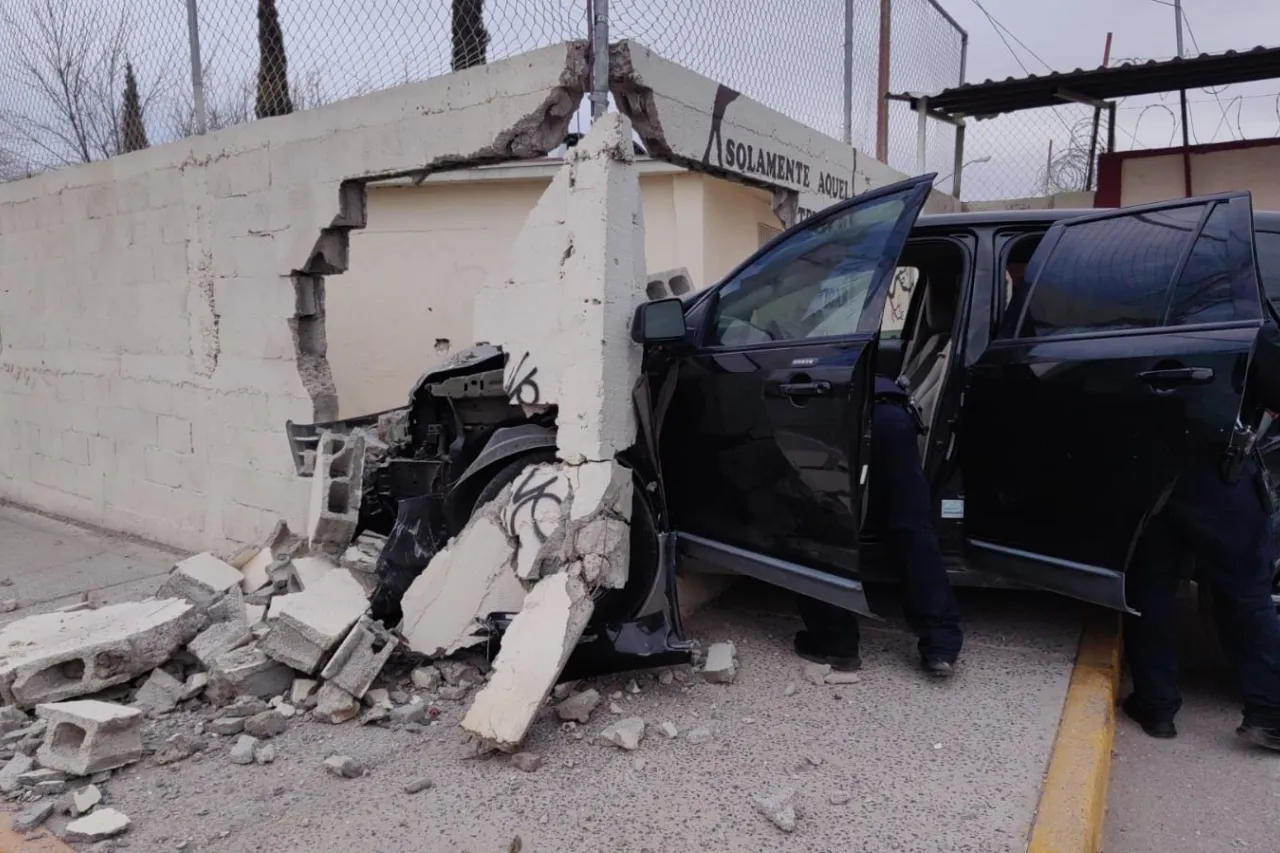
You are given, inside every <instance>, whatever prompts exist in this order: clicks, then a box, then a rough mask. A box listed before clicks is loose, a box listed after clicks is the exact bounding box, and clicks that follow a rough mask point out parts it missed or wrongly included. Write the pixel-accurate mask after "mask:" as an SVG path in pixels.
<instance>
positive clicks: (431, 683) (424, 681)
mask: <svg viewBox="0 0 1280 853" xmlns="http://www.w3.org/2000/svg"><path fill="white" fill-rule="evenodd" d="M441 678H442V676H441V675H440V670H438V669H436V668H435V667H434V666H420V667H418V668H417V669H415V670H414V671H413V672H411V673H409V680H410V681H412V682H413V686H414V687H416V688H418V689H419V690H426V691H428V692H432V693H434V692H435V691H436V690H438V689H439V688H440V680H441Z"/></svg>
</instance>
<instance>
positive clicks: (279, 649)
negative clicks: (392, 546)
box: [261, 570, 368, 675]
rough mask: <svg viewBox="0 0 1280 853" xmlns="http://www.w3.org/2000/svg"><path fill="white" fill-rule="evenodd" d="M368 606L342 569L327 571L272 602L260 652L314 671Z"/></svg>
mask: <svg viewBox="0 0 1280 853" xmlns="http://www.w3.org/2000/svg"><path fill="white" fill-rule="evenodd" d="M367 607H368V602H367V601H366V600H365V595H364V589H363V588H362V587H361V586H360V584H359V582H358V581H356V579H355V578H353V577H351V575H350V573H348V572H347V571H345V570H338V571H333V572H329V573H328V574H326V575H325V576H324V577H323V578H321V579H320V580H319V581H318V582H317V583H316V584H315V585H313V586H312V587H310V588H308V589H306V590H303V591H302V592H297V593H293V594H291V595H282V596H279V597H277V598H276V599H274V600H273V601H272V602H271V610H270V613H269V615H268V619H269V624H270V626H271V631H270V632H269V633H268V634H267V636H266V637H265V638H264V639H263V640H262V644H261V648H262V650H263V652H265V653H266V654H268V655H270V656H271V657H272V658H274V659H275V660H278V661H280V662H281V663H285V664H288V665H289V666H290V667H292V668H294V669H296V670H298V671H300V672H304V673H307V674H308V675H311V674H314V673H315V672H316V670H318V669H319V668H320V665H321V664H322V663H323V662H324V658H325V656H326V655H327V654H328V653H329V652H331V651H332V650H333V649H334V648H335V647H336V646H337V645H338V644H339V643H340V642H342V640H343V639H344V638H345V637H346V635H347V632H348V631H350V630H351V626H352V625H354V624H355V623H356V620H358V619H359V618H360V617H361V616H362V615H363V614H364V612H365V610H366V609H367Z"/></svg>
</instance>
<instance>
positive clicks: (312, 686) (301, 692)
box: [289, 678, 320, 705]
mask: <svg viewBox="0 0 1280 853" xmlns="http://www.w3.org/2000/svg"><path fill="white" fill-rule="evenodd" d="M319 686H320V682H318V681H315V680H313V679H310V678H295V679H294V680H293V684H292V685H291V686H290V688H289V704H291V705H301V704H302V703H303V702H305V701H307V697H308V696H310V695H311V694H312V693H315V692H316V688H317V687H319Z"/></svg>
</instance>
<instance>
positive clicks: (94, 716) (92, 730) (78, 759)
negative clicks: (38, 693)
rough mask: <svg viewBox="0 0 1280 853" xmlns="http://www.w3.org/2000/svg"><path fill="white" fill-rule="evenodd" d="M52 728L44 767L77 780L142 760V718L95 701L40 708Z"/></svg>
mask: <svg viewBox="0 0 1280 853" xmlns="http://www.w3.org/2000/svg"><path fill="white" fill-rule="evenodd" d="M36 714H37V715H38V716H39V717H40V718H41V719H43V720H46V721H47V722H48V724H49V728H48V731H47V732H46V733H45V738H44V745H43V746H41V747H40V750H39V752H38V753H37V754H36V757H37V759H38V760H39V761H40V764H41V765H42V766H44V767H50V768H53V769H56V770H62V771H65V772H67V773H71V774H73V775H75V776H89V775H91V774H93V773H99V772H101V771H103V770H111V769H114V768H116V767H123V766H124V765H126V764H131V763H133V762H135V761H138V760H139V759H141V758H142V714H141V713H140V712H139V711H138V709H136V708H126V707H124V706H122V705H112V704H111V703H109V702H99V701H97V700H94V699H82V700H78V701H74V702H57V703H53V704H48V705H38V706H37V707H36Z"/></svg>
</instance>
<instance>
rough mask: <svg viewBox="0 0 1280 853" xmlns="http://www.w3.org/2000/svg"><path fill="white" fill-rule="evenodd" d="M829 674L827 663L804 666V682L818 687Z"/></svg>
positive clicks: (829, 666) (829, 668) (829, 669)
mask: <svg viewBox="0 0 1280 853" xmlns="http://www.w3.org/2000/svg"><path fill="white" fill-rule="evenodd" d="M830 673H831V664H829V663H807V664H805V666H804V680H805V681H807V682H809V683H810V684H814V685H817V686H818V687H821V686H822V685H823V684H824V683H825V682H826V678H827V675H829V674H830Z"/></svg>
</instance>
